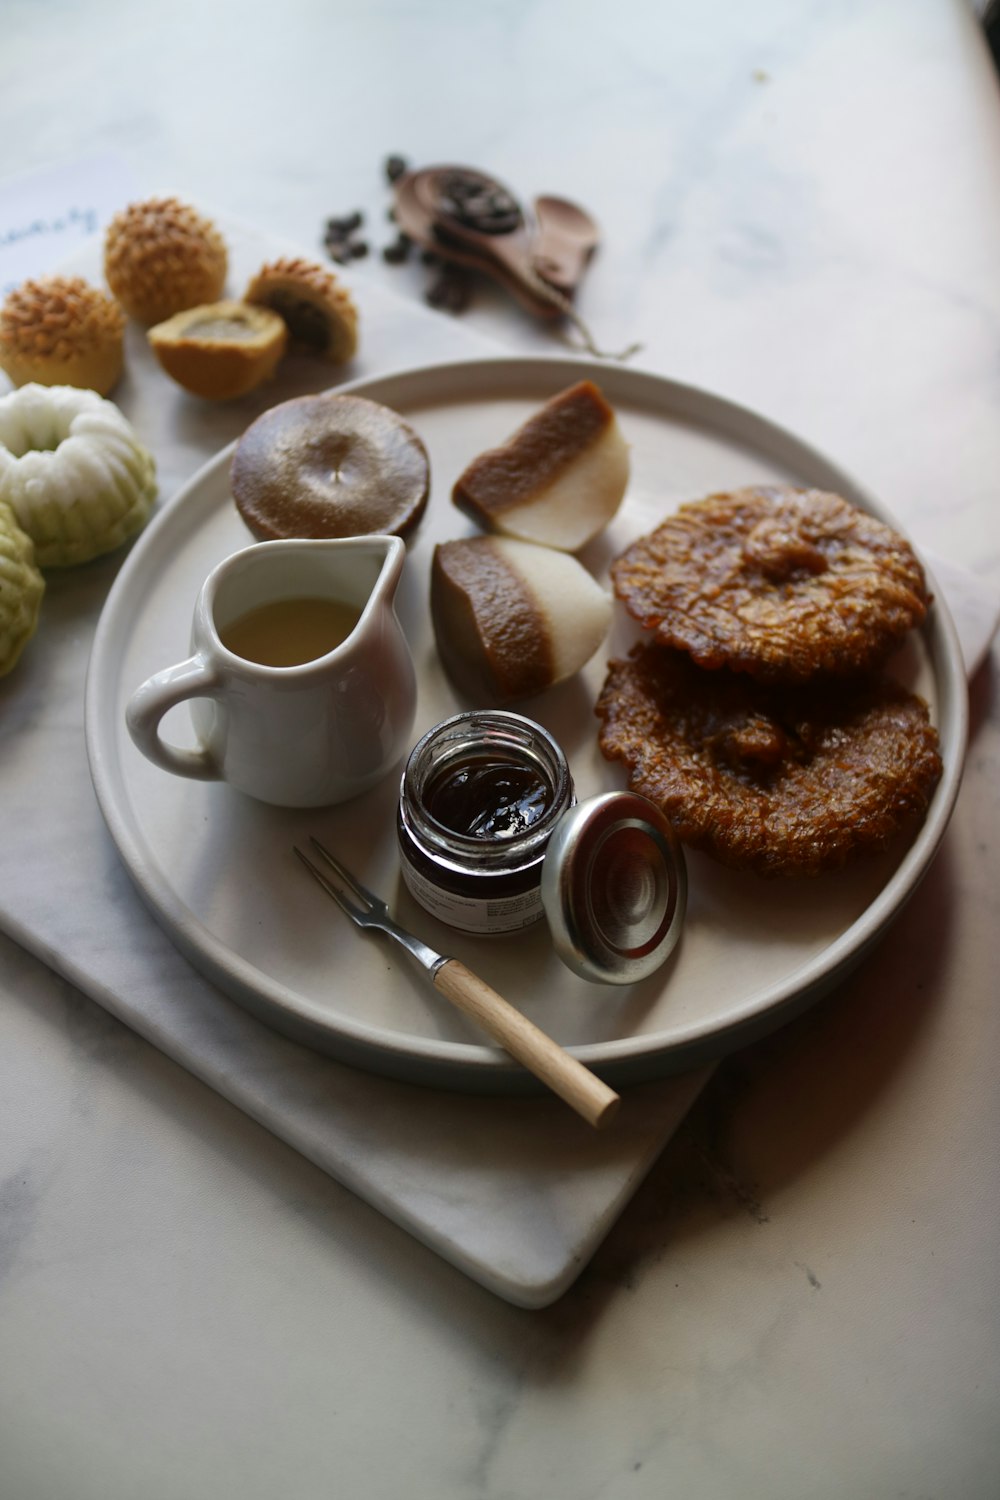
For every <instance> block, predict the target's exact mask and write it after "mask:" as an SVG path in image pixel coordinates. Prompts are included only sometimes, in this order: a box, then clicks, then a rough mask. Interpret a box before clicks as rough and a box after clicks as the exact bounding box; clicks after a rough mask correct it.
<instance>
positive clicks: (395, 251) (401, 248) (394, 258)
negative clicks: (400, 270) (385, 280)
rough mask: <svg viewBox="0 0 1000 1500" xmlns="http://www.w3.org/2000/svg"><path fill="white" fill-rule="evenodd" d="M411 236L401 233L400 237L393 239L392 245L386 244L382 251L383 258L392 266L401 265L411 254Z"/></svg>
mask: <svg viewBox="0 0 1000 1500" xmlns="http://www.w3.org/2000/svg"><path fill="white" fill-rule="evenodd" d="M410 244H411V241H410V238H409V236H408V235H405V234H401V235H400V236H399V238H398V239H396V240H393V242H392V244H391V245H386V246H385V248H384V249H383V251H382V259H383V260H384V261H385V262H386V264H387V265H390V266H401V265H402V264H403V262H404V261H406V260H408V259H409V256H410Z"/></svg>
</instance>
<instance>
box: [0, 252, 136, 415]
mask: <svg viewBox="0 0 1000 1500" xmlns="http://www.w3.org/2000/svg"><path fill="white" fill-rule="evenodd" d="M124 331H125V315H124V313H123V312H122V310H121V308H120V307H119V306H118V304H117V302H114V301H113V300H112V299H111V298H110V297H108V296H107V295H106V294H105V293H104V292H102V291H99V290H98V289H97V287H93V286H91V285H90V284H89V283H88V282H86V281H85V280H84V279H83V277H82V276H43V277H40V278H39V279H38V280H37V281H26V282H24V283H23V285H21V286H19V287H15V289H14V291H12V292H11V293H10V294H9V296H8V297H7V299H6V301H5V302H4V304H3V308H2V309H0V366H2V367H3V369H4V370H6V372H7V374H8V375H9V376H10V378H11V380H12V381H13V383H14V384H15V385H17V386H21V385H27V384H29V383H30V382H31V381H35V382H36V383H37V384H38V385H72V386H77V387H80V388H82V389H85V390H92V391H96V392H97V393H98V395H99V396H105V395H107V393H108V391H110V390H111V389H112V387H113V386H114V385H115V384H116V382H117V381H118V379H119V377H120V375H121V372H122V359H123V335H124Z"/></svg>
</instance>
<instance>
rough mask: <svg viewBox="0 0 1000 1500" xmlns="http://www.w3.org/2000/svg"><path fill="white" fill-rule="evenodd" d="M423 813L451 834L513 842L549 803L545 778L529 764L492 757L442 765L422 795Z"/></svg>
mask: <svg viewBox="0 0 1000 1500" xmlns="http://www.w3.org/2000/svg"><path fill="white" fill-rule="evenodd" d="M424 802H425V805H426V807H427V811H428V813H429V814H430V816H431V817H432V818H434V819H435V821H436V822H438V823H441V824H442V825H443V826H444V827H445V828H448V829H450V830H451V832H452V833H460V834H463V835H464V836H465V837H466V838H472V839H514V838H517V837H518V835H519V834H522V833H527V831H528V829H529V828H533V827H534V825H535V824H536V823H537V822H538V820H539V818H542V817H544V816H545V814H546V812H547V811H548V809H549V807H550V806H551V803H552V787H551V784H550V782H549V780H548V778H547V777H545V776H543V775H542V773H541V772H540V771H538V770H537V769H536V768H535V767H534V766H532V765H524V764H521V763H519V762H518V761H516V760H513V759H510V758H509V757H506V756H504V757H500V756H497V755H495V754H486V755H473V756H472V757H470V759H468V760H462V761H460V762H459V763H458V764H457V765H455V764H452V765H445V766H443V767H442V768H441V770H440V771H438V772H437V773H436V774H435V775H433V776H432V777H431V778H430V780H429V782H428V785H427V791H426V793H425V795H424Z"/></svg>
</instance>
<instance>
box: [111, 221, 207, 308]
mask: <svg viewBox="0 0 1000 1500" xmlns="http://www.w3.org/2000/svg"><path fill="white" fill-rule="evenodd" d="M227 262H228V257H227V253H226V246H225V242H224V240H223V238H222V236H221V235H220V234H219V231H218V230H217V229H216V227H215V225H214V224H213V223H212V221H211V220H210V219H206V218H203V217H202V215H201V214H199V213H197V212H196V211H195V209H193V208H191V207H190V206H189V205H188V204H186V203H182V202H180V200H179V199H177V198H149V199H146V200H145V201H144V202H142V203H130V204H129V205H128V207H127V208H125V209H123V210H122V212H121V213H119V214H116V215H115V217H114V218H113V219H112V221H111V223H110V225H109V226H108V231H107V235H106V236H105V241H104V274H105V276H106V277H107V280H108V286H109V287H110V288H111V290H112V291H113V292H114V294H115V296H116V297H117V298H118V301H119V302H120V303H121V305H122V306H123V307H124V309H125V311H126V312H127V313H128V315H129V317H132V318H135V319H137V321H138V322H140V323H162V322H165V321H166V319H167V318H172V317H173V315H174V313H178V312H183V311H184V310H185V308H188V307H197V306H198V305H199V304H200V303H203V302H217V301H218V300H219V298H220V297H221V296H222V291H223V288H224V286H225V282H226V267H227Z"/></svg>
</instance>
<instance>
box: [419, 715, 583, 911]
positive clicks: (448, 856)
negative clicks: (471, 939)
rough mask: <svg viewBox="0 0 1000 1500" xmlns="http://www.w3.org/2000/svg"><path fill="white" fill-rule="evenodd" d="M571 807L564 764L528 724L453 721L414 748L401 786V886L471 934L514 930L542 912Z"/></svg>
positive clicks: (503, 718)
mask: <svg viewBox="0 0 1000 1500" xmlns="http://www.w3.org/2000/svg"><path fill="white" fill-rule="evenodd" d="M572 804H573V783H572V781H571V779H570V774H569V767H568V765H567V764H566V758H565V756H564V755H563V753H562V751H561V750H560V748H559V746H558V745H557V744H556V742H555V740H554V739H553V738H552V736H551V735H550V734H549V733H548V731H547V730H545V729H543V728H542V726H541V725H540V724H535V723H534V722H533V721H532V720H531V719H526V718H523V717H522V716H521V715H520V714H512V713H507V712H505V711H503V710H500V709H495V710H481V711H477V712H473V713H466V714H456V715H455V717H454V718H451V719H446V720H445V721H444V722H443V723H442V724H438V725H437V726H436V728H434V729H432V730H430V731H429V732H428V733H427V734H425V735H424V737H423V739H422V740H420V741H419V743H418V744H417V745H416V746H415V747H414V750H413V752H412V754H411V756H410V758H409V760H408V761H407V764H406V769H405V771H404V772H403V779H402V784H401V787H400V798H399V816H398V824H397V826H398V833H399V847H400V855H401V867H402V872H403V879H404V880H405V882H406V885H407V888H408V890H409V891H410V893H411V895H413V896H414V897H415V899H416V900H417V901H419V902H420V904H421V905H422V906H424V907H425V908H426V909H427V910H428V911H430V912H432V913H433V914H434V915H435V916H436V917H439V918H440V919H441V920H442V921H444V922H447V923H449V925H450V926H452V927H459V928H461V929H462V930H463V931H465V932H480V933H498V932H511V931H514V930H516V929H517V928H520V927H527V926H528V925H530V923H532V922H534V921H536V920H537V918H538V917H539V916H541V914H542V901H541V889H540V886H541V871H542V862H543V860H544V858H545V848H546V845H547V844H548V841H549V838H550V836H551V834H552V832H553V830H554V828H555V826H556V824H557V823H558V821H559V819H560V818H561V817H562V815H563V813H564V812H565V811H566V810H567V808H569V807H571V806H572Z"/></svg>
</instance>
